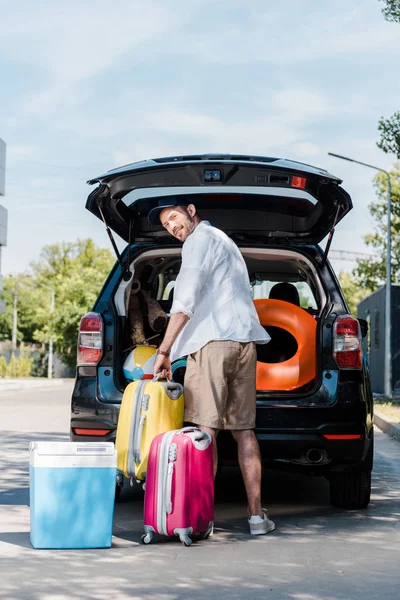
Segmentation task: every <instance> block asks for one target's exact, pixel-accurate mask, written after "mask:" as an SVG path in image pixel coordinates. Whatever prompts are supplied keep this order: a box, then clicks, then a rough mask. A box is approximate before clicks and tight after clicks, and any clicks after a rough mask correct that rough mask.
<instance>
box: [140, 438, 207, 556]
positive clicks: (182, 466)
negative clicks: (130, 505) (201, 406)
mask: <svg viewBox="0 0 400 600" xmlns="http://www.w3.org/2000/svg"><path fill="white" fill-rule="evenodd" d="M213 524H214V471H213V444H212V439H211V436H210V435H209V434H208V433H205V432H203V431H200V429H197V428H195V427H184V428H183V429H177V430H174V431H168V432H167V433H162V434H160V435H157V436H156V437H155V438H154V439H153V441H152V443H151V447H150V453H149V462H148V466H147V478H146V488H145V498H144V532H145V533H144V535H143V536H142V541H143V543H144V544H149V543H150V542H151V540H152V539H153V537H154V534H155V533H157V534H162V535H171V536H172V535H177V536H179V539H180V540H181V542H183V543H184V544H185V546H190V544H191V543H192V540H191V538H190V535H192V534H193V535H200V536H201V537H202V538H207V537H208V536H209V535H210V534H211V532H212V529H213Z"/></svg>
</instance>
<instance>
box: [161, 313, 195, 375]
mask: <svg viewBox="0 0 400 600" xmlns="http://www.w3.org/2000/svg"><path fill="white" fill-rule="evenodd" d="M188 321H189V317H188V316H187V315H185V314H184V313H174V314H173V315H171V318H170V320H169V323H168V327H167V331H166V332H165V336H164V339H163V341H162V342H161V345H160V351H161V352H165V353H166V354H168V355H169V353H170V352H171V348H172V346H173V344H174V342H175V340H176V338H177V337H178V335H179V334H180V332H181V331H182V329H183V328H184V327H185V325H186V323H187V322H188ZM160 371H162V372H163V377H165V376H167V377H168V378H169V379H172V372H171V360H170V358H169V356H165V355H163V354H159V355H158V356H157V359H156V362H155V364H154V375H156V374H157V373H160Z"/></svg>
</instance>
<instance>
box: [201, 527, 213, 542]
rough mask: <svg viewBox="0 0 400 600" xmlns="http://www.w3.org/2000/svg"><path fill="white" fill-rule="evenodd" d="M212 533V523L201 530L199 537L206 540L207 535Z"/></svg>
mask: <svg viewBox="0 0 400 600" xmlns="http://www.w3.org/2000/svg"><path fill="white" fill-rule="evenodd" d="M213 533H214V525H210V527H209V528H208V529H207V531H203V532H202V533H201V534H200V539H201V540H206V539H207V538H209V537H212V536H213Z"/></svg>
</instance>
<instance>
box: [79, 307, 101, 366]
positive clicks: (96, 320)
mask: <svg viewBox="0 0 400 600" xmlns="http://www.w3.org/2000/svg"><path fill="white" fill-rule="evenodd" d="M102 354H103V321H102V318H101V316H100V315H99V314H98V313H94V312H90V313H88V314H87V315H85V316H84V317H82V319H81V324H80V326H79V335H78V361H77V362H78V367H81V366H95V365H97V363H98V362H99V360H100V359H101V356H102Z"/></svg>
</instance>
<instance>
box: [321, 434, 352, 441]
mask: <svg viewBox="0 0 400 600" xmlns="http://www.w3.org/2000/svg"><path fill="white" fill-rule="evenodd" d="M324 438H325V439H327V440H361V433H324Z"/></svg>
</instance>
